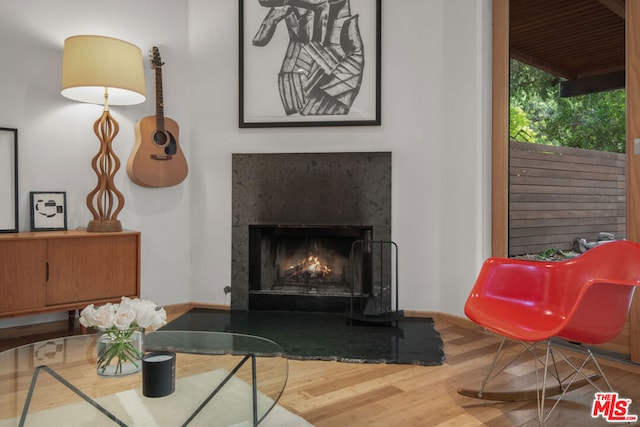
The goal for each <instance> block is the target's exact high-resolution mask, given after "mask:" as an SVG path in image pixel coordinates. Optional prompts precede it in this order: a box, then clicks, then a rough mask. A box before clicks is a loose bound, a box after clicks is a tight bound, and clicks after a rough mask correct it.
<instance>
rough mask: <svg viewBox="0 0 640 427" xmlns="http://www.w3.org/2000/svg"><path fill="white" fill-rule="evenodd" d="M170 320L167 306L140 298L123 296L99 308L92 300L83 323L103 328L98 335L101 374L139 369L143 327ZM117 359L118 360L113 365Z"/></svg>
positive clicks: (81, 322)
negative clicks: (118, 301) (117, 300)
mask: <svg viewBox="0 0 640 427" xmlns="http://www.w3.org/2000/svg"><path fill="white" fill-rule="evenodd" d="M166 323H167V313H166V311H165V310H164V308H159V307H158V306H157V305H156V304H154V303H153V302H151V301H148V300H142V299H139V298H135V299H131V298H128V297H122V300H121V301H120V303H119V304H111V303H109V304H105V305H103V306H100V307H98V308H95V307H94V305H93V304H89V305H88V306H86V307H85V308H84V309H83V310H82V311H81V312H80V324H81V325H83V326H85V327H87V328H91V327H95V328H97V329H98V330H99V331H102V332H103V333H102V335H101V336H100V338H99V339H98V373H99V374H101V375H124V374H126V373H130V372H137V371H139V370H140V359H141V358H142V340H141V338H142V333H141V332H140V331H139V329H147V328H149V329H157V328H159V327H161V326H163V325H165V324H166ZM113 361H115V362H116V364H115V366H113V367H112V366H111V363H112V362H113ZM126 366H129V368H126ZM127 370H128V371H129V372H127Z"/></svg>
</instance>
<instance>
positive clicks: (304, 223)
mask: <svg viewBox="0 0 640 427" xmlns="http://www.w3.org/2000/svg"><path fill="white" fill-rule="evenodd" d="M232 173H233V177H232V179H233V182H232V261H231V262H232V271H231V308H232V310H254V309H258V310H260V309H265V310H274V309H276V310H283V309H285V310H287V309H288V310H308V311H340V310H344V309H345V307H346V305H345V304H348V303H349V296H350V291H349V289H350V286H353V284H352V283H350V282H351V279H352V277H353V272H352V271H350V270H349V266H348V265H346V264H347V263H346V262H345V261H344V259H342V258H343V257H344V255H345V251H348V247H349V246H350V244H351V241H354V240H364V239H369V238H370V239H372V240H374V241H388V240H390V239H391V153H389V152H348V153H273V154H233V155H232ZM279 236H282V238H284V239H286V246H287V248H286V249H283V245H285V243H283V242H280V243H275V241H276V239H277V238H278V237H279ZM332 236H333V237H332ZM345 239H346V240H345ZM349 239H351V240H349ZM265 242H266V243H265ZM296 242H305V243H304V245H303V244H302V243H300V245H299V246H300V247H303V246H304V248H305V250H307V251H309V250H310V249H309V246H312V247H313V248H314V250H315V249H318V250H320V251H322V250H324V251H325V252H328V253H331V254H332V256H331V257H330V259H331V262H330V264H332V268H333V270H334V271H333V272H332V273H331V275H330V276H329V277H326V275H323V274H321V273H320V274H319V273H315V274H310V273H305V274H306V276H304V278H303V279H300V283H294V284H293V285H290V284H289V281H291V278H292V277H303V276H299V275H297V274H293V273H292V272H293V271H294V270H295V268H294V266H293V264H292V265H287V266H285V267H283V268H281V269H280V272H277V271H276V270H277V269H278V265H277V264H278V262H280V261H277V258H278V259H279V258H282V255H281V254H282V253H283V252H295V251H293V249H292V248H293V244H294V243H296ZM309 242H311V244H309ZM270 247H272V248H279V249H274V250H273V253H268V249H269V248H270ZM345 248H347V249H345ZM264 251H267V253H266V254H265V253H262V255H260V254H261V252H264ZM348 255H349V254H348V253H346V256H347V257H348ZM293 258H295V256H294V257H293ZM296 259H297V258H296ZM287 262H289V260H288V261H287ZM258 263H261V265H257V264H258ZM352 263H353V262H352ZM385 263H386V261H382V264H385ZM376 269H378V266H376ZM354 270H355V269H354ZM380 270H381V271H384V273H383V275H387V276H388V272H389V266H388V265H384V266H383V268H380ZM275 276H278V277H279V278H282V277H284V278H285V279H287V280H284V281H285V282H287V283H285V285H282V283H281V281H280V280H276V279H274V277H275ZM265 277H266V279H265ZM380 280H381V281H386V278H385V279H382V278H381V279H380ZM265 281H266V282H267V283H264V282H265ZM345 281H346V282H348V283H347V284H346V287H345V285H344V283H342V282H345ZM274 283H277V286H274ZM309 283H311V285H308V284H309ZM315 284H320V285H321V286H315ZM374 286H375V285H374ZM326 289H329V290H326ZM384 292H385V294H389V290H388V289H386V290H385V291H384ZM387 299H390V296H389V297H388V298H387ZM388 302H389V303H390V300H389V301H388Z"/></svg>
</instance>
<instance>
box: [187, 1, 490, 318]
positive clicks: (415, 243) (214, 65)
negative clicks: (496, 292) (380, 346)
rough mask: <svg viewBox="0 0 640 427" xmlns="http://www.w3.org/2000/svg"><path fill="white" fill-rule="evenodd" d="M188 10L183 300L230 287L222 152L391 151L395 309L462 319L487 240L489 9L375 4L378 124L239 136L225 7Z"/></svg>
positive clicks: (218, 296) (195, 5) (466, 4)
mask: <svg viewBox="0 0 640 427" xmlns="http://www.w3.org/2000/svg"><path fill="white" fill-rule="evenodd" d="M353 2H354V3H355V0H353ZM189 5H190V9H189V47H190V61H191V62H190V67H189V71H190V74H189V76H190V78H189V80H190V82H192V83H193V84H192V86H191V87H190V106H191V112H190V118H191V125H192V129H191V130H192V134H191V135H192V140H193V145H192V146H191V150H192V158H191V164H192V166H193V169H194V170H195V171H196V172H194V173H195V174H197V176H196V175H192V177H191V191H192V209H193V210H192V233H193V240H192V266H193V276H192V292H193V294H192V297H193V299H194V300H198V301H211V302H219V301H222V298H223V292H222V288H223V286H224V285H226V284H228V282H229V280H230V279H229V278H230V276H231V272H230V264H231V259H230V248H231V230H230V227H229V225H230V221H231V218H230V212H231V192H230V190H231V169H230V167H231V153H234V152H314V151H392V152H393V166H392V168H393V178H392V179H393V184H392V186H393V189H392V191H393V212H392V221H393V223H392V234H393V239H394V240H395V241H396V242H397V244H398V246H399V254H400V266H399V275H400V305H401V307H403V308H404V309H411V310H438V311H447V312H450V313H454V314H462V307H463V304H464V301H465V299H466V296H467V295H468V292H469V289H470V288H471V285H472V284H473V280H474V278H475V275H476V272H477V269H478V267H479V265H480V263H481V261H482V259H483V258H484V257H485V256H486V254H488V252H487V251H488V242H489V235H490V233H489V229H488V224H489V220H488V218H489V211H488V206H489V204H488V198H489V194H490V193H489V183H490V177H489V173H488V171H489V163H488V162H489V160H488V159H489V138H490V133H489V131H490V117H489V114H488V111H489V110H490V109H489V107H490V99H489V96H490V91H489V88H490V83H491V76H490V70H489V65H490V44H491V43H490V28H491V26H490V2H489V1H488V0H483V1H477V0H397V1H383V2H382V8H383V10H382V23H383V24H382V39H383V43H382V64H383V65H382V81H383V83H382V86H383V88H382V123H383V125H382V126H381V127H352V128H340V127H336V128H303V129H238V127H237V122H238V117H237V114H238V113H237V111H238V99H237V98H238V97H237V92H238V86H237V78H238V64H237V55H238V53H237V49H238V48H237V33H238V28H237V22H238V10H237V6H236V2H235V1H231V0H225V1H209V0H191V1H190V2H189ZM278 30H279V31H284V30H285V28H284V27H283V28H279V29H278ZM264 71H265V72H271V73H275V72H277V70H264ZM205 213H206V215H205Z"/></svg>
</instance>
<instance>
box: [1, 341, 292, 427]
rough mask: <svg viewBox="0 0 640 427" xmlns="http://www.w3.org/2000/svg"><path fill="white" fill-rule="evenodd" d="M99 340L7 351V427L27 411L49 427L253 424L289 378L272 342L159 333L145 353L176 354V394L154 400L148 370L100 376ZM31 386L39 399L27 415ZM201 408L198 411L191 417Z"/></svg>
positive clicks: (49, 343) (32, 419)
mask: <svg viewBox="0 0 640 427" xmlns="http://www.w3.org/2000/svg"><path fill="white" fill-rule="evenodd" d="M96 339H97V338H96V335H79V336H72V337H65V338H56V339H50V340H45V341H40V342H37V343H33V344H28V345H25V346H21V347H18V348H15V349H11V350H8V351H4V352H2V353H0V427H4V426H14V425H19V423H20V418H21V416H22V417H23V419H24V420H25V421H26V422H25V424H24V425H25V426H29V425H46V426H50V425H56V423H57V422H61V421H62V420H64V422H63V424H65V425H74V426H81V425H87V426H91V427H97V426H102V425H104V426H113V425H118V423H121V424H120V425H141V426H153V425H158V426H173V425H184V424H185V422H187V421H188V425H206V426H214V425H219V426H229V425H253V424H254V423H255V421H258V422H259V421H260V420H262V419H263V418H264V417H265V416H266V415H267V414H268V412H269V411H270V410H271V409H272V408H273V406H274V405H275V404H276V402H277V401H278V399H279V398H280V395H281V394H282V392H283V390H284V387H285V385H286V382H287V375H288V363H287V359H286V357H285V355H284V351H283V350H282V348H280V346H279V345H278V344H276V343H274V342H273V341H270V340H267V339H265V338H260V337H256V336H250V335H242V334H232V333H224V332H200V331H155V332H150V333H147V334H146V335H145V336H144V348H145V352H151V351H170V352H175V353H176V370H175V391H174V392H173V393H171V394H170V395H168V396H165V397H158V398H149V397H145V396H144V395H143V394H142V373H141V372H138V373H136V374H132V375H128V376H124V377H117V378H113V377H101V376H99V375H97V373H96ZM39 366H46V367H47V368H46V369H45V370H39V372H38V375H37V377H36V380H35V382H34V383H33V385H32V379H33V376H34V375H33V374H34V372H35V371H36V369H37V368H38V367H39ZM41 369H42V368H41ZM48 369H50V370H52V371H53V372H54V373H55V374H57V375H59V376H60V377H62V378H63V379H64V381H66V382H68V383H70V384H71V385H72V386H73V387H75V388H77V390H79V391H80V392H81V393H82V394H84V395H86V396H87V397H88V398H89V400H91V401H94V402H96V403H97V404H98V406H100V407H103V408H105V409H106V410H107V411H108V412H109V413H110V414H112V415H113V416H114V418H115V419H116V420H117V421H114V420H113V419H112V418H110V417H108V416H107V415H105V414H104V413H103V412H101V411H100V410H99V409H98V408H97V407H96V406H94V405H93V404H92V403H91V402H89V401H87V400H86V399H83V398H82V397H81V396H80V395H79V394H78V393H75V392H74V391H72V390H71V388H70V387H68V386H66V385H65V384H63V382H61V381H59V380H58V379H56V378H55V377H54V375H52V374H50V373H49V372H48ZM252 384H255V386H256V391H255V399H254V392H253V387H252ZM30 387H31V388H32V389H33V394H32V398H31V401H30V403H29V405H28V411H27V412H26V413H25V414H23V409H24V407H25V401H26V399H27V395H28V392H29V389H30ZM216 389H218V391H217V392H216V393H215V394H214V395H213V396H212V393H213V392H214V391H215V390H216ZM208 399H210V400H208ZM199 407H202V409H201V410H200V411H199V412H198V408H199ZM254 407H255V413H254ZM194 412H197V415H195V416H194V417H193V419H190V417H191V416H192V415H193V414H194ZM56 420H57V421H56Z"/></svg>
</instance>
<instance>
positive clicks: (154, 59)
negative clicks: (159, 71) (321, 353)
mask: <svg viewBox="0 0 640 427" xmlns="http://www.w3.org/2000/svg"><path fill="white" fill-rule="evenodd" d="M149 56H150V59H151V65H152V66H153V68H156V67H162V66H163V65H164V62H162V59H161V58H160V50H159V49H158V47H157V46H154V47H153V48H151V53H150V54H149Z"/></svg>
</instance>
